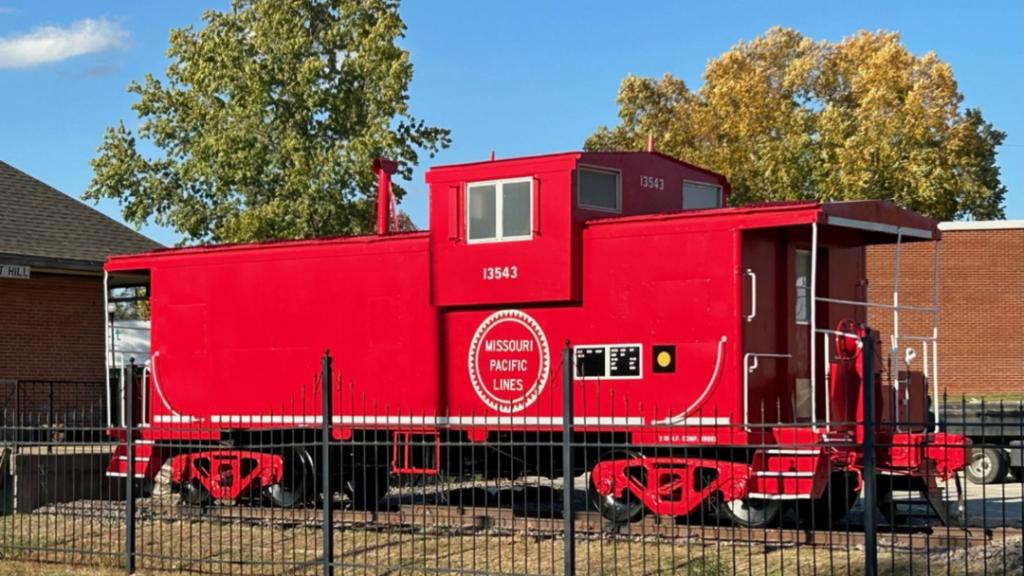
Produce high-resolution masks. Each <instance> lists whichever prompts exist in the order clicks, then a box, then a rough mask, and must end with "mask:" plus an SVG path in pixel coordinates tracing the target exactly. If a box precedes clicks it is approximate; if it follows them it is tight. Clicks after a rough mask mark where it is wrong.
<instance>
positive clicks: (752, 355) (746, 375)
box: [743, 352, 793, 432]
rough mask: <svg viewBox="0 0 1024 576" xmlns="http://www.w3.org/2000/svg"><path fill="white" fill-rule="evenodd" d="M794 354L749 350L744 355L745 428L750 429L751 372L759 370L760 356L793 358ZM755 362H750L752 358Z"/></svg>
mask: <svg viewBox="0 0 1024 576" xmlns="http://www.w3.org/2000/svg"><path fill="white" fill-rule="evenodd" d="M792 357H793V355H792V354H774V353H767V352H765V353H758V352H747V353H746V354H744V355H743V429H744V430H746V431H747V432H749V431H750V374H751V373H753V372H754V370H757V367H758V365H759V364H758V360H757V359H758V358H792ZM751 358H753V359H754V363H753V364H751V363H750V359H751Z"/></svg>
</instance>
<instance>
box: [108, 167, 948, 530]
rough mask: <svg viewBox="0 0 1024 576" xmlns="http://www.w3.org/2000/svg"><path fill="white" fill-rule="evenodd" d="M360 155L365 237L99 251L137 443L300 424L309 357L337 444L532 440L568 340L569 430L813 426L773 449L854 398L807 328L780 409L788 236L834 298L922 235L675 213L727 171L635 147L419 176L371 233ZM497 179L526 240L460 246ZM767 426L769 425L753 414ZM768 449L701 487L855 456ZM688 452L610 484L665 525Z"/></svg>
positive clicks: (861, 213) (833, 219)
mask: <svg viewBox="0 0 1024 576" xmlns="http://www.w3.org/2000/svg"><path fill="white" fill-rule="evenodd" d="M595 167H597V168H600V169H601V170H604V171H611V172H612V173H615V174H618V182H619V195H620V196H619V198H620V201H619V206H618V210H613V211H599V210H593V209H590V208H583V207H580V206H579V204H578V202H577V192H578V191H577V186H578V180H579V173H580V170H583V169H594V168H595ZM374 168H375V171H376V172H377V175H378V182H379V195H380V196H379V200H380V201H379V203H378V220H377V231H378V235H377V236H369V237H358V238H342V239H324V240H307V241H292V242H269V243H261V244H250V245H235V246H217V247H202V248H183V249H174V250H162V251H157V252H151V253H146V254H140V255H133V256H121V257H114V258H111V259H110V260H109V261H108V262H107V265H106V270H107V271H108V272H110V273H113V274H116V273H120V272H137V273H145V274H148V276H149V282H150V286H151V289H150V294H151V297H150V309H151V313H152V342H151V350H152V357H151V359H150V365H151V372H152V377H151V378H150V381H149V386H150V389H149V390H147V397H148V398H149V401H148V402H147V405H146V406H145V409H144V412H145V415H144V421H145V422H147V423H149V424H150V425H151V426H150V427H149V428H147V429H146V431H145V433H144V434H145V435H146V436H147V437H149V438H152V439H172V438H175V437H187V438H195V437H196V435H197V434H205V435H207V436H204V437H209V438H211V439H214V438H215V436H216V434H215V433H214V434H211V430H212V431H214V432H215V431H217V430H225V431H226V430H240V429H242V430H245V429H261V428H300V427H311V426H315V425H319V422H320V401H319V393H318V392H317V390H316V388H315V386H314V385H313V381H314V380H313V375H314V370H315V369H316V367H317V366H318V360H319V357H320V354H321V353H322V352H323V350H324V349H330V350H331V351H332V353H333V354H334V357H335V365H336V366H337V370H338V372H339V373H341V374H342V383H341V384H340V386H339V390H338V391H337V392H336V393H335V394H334V399H335V406H334V413H333V416H334V422H333V423H334V425H335V428H336V429H335V436H336V437H337V438H340V439H348V438H350V437H352V431H353V430H354V429H357V430H358V429H385V430H389V431H392V432H397V433H399V434H400V435H406V436H404V444H403V443H402V442H400V441H399V440H401V439H402V438H401V437H398V436H396V437H394V440H395V447H396V448H397V447H400V446H399V445H402V446H406V447H407V446H408V445H409V442H408V440H409V435H410V434H434V433H436V432H437V431H439V430H456V431H463V432H465V434H466V437H467V438H468V439H469V440H470V441H472V442H486V441H487V439H488V435H489V434H490V433H493V432H494V431H497V430H508V429H515V430H531V431H554V430H557V429H559V427H560V426H561V414H562V406H561V398H562V393H561V387H562V386H563V385H564V383H563V382H562V381H561V378H560V369H559V366H558V365H557V361H558V351H559V350H560V348H561V346H562V345H563V343H564V342H566V341H571V342H572V343H573V344H574V345H575V346H577V354H578V356H577V358H578V359H579V358H583V357H585V356H586V355H587V354H595V355H598V356H599V355H600V354H603V355H604V357H605V358H609V360H607V361H606V364H605V366H607V368H606V370H607V372H604V373H602V374H601V375H600V376H593V375H588V374H587V373H581V374H577V377H576V378H575V379H574V381H573V383H572V385H573V386H575V387H576V394H575V397H576V406H575V407H574V412H575V417H576V421H575V424H576V426H577V429H578V430H579V431H581V432H583V433H585V432H587V431H617V432H622V433H627V434H629V435H630V438H631V439H632V441H633V442H634V443H636V444H638V445H662V446H685V445H687V444H693V445H701V446H709V445H715V444H721V445H731V446H736V445H755V444H758V445H760V444H781V443H785V442H791V443H795V442H798V441H799V442H804V441H806V442H811V443H814V442H817V441H818V435H814V434H812V435H811V436H810V437H809V438H797V436H799V434H800V432H799V431H798V430H797V429H798V428H799V426H804V427H805V428H806V427H807V425H809V424H810V423H812V422H820V421H823V420H825V416H826V410H831V411H832V412H840V413H843V414H844V415H846V414H850V413H851V412H852V411H853V410H859V407H858V408H854V407H853V403H854V402H856V401H857V398H858V396H859V382H860V381H861V379H862V377H863V369H862V367H861V366H860V360H859V359H860V356H859V353H858V352H857V351H856V349H855V347H853V348H851V346H852V345H851V344H850V343H849V342H847V341H845V340H844V339H842V338H839V339H833V340H830V341H828V342H827V345H828V346H829V347H830V348H834V350H835V352H836V353H837V354H836V359H835V360H834V361H832V362H831V364H830V368H831V372H830V373H829V377H828V378H826V377H825V373H824V362H819V363H818V370H819V374H818V378H817V390H813V391H810V390H808V391H805V394H813V395H814V397H815V398H817V399H818V400H817V402H816V403H811V404H806V405H803V404H799V403H797V404H796V405H794V404H789V403H788V401H789V400H790V399H792V398H793V397H794V392H795V390H797V388H798V387H799V386H800V385H801V384H800V381H801V379H806V378H807V376H808V375H809V371H810V367H809V365H808V363H807V360H806V354H807V352H808V347H809V345H810V338H812V337H819V336H820V335H815V334H812V333H811V330H810V328H809V326H808V325H807V324H806V323H804V324H801V323H799V322H795V321H794V311H795V306H796V295H795V291H794V283H793V278H794V273H795V266H796V260H797V258H798V255H799V251H801V250H805V249H807V248H808V246H809V243H810V241H811V225H812V224H814V225H816V226H817V229H818V233H819V241H820V242H821V244H822V246H826V247H827V250H823V251H822V252H823V253H822V254H821V255H820V257H819V262H818V276H817V282H818V286H819V292H820V293H821V294H823V295H827V296H829V297H831V298H838V299H844V300H862V299H863V297H864V294H863V284H862V283H861V280H862V276H863V274H862V271H863V269H864V254H865V252H864V246H865V245H866V244H869V243H875V242H888V241H892V238H891V237H889V236H886V235H885V233H886V232H885V231H886V230H887V228H886V227H893V226H903V227H907V228H911V229H914V230H917V231H923V232H924V233H928V234H931V235H932V237H934V238H937V237H938V231H937V227H936V226H935V224H934V223H933V222H931V221H930V220H927V219H925V218H923V217H921V216H918V215H916V214H912V213H910V212H907V211H904V210H901V209H899V208H896V207H895V206H892V205H890V204H887V203H884V202H851V203H843V204H819V203H815V202H793V203H780V204H768V205H761V206H751V207H744V208H718V209H706V210H696V211H684V210H682V190H683V187H684V184H683V183H684V181H696V182H701V183H705V184H713V185H718V186H721V187H722V196H723V197H727V196H728V193H729V186H728V182H727V181H726V180H725V179H724V178H723V177H722V176H720V175H717V174H714V173H712V172H709V171H706V170H702V169H699V168H696V167H693V166H690V165H687V164H685V163H681V162H678V161H675V160H673V159H670V158H668V157H665V156H662V155H660V154H656V153H589V152H573V153H563V154H554V155H548V156H538V157H531V158H515V159H509V160H500V161H489V162H479V163H472V164H464V165H457V166H446V167H440V168H435V169H432V170H431V171H430V172H428V173H427V182H428V183H429V185H430V190H431V203H430V208H431V214H430V227H431V230H430V232H419V233H405V234H388V235H384V234H383V233H384V232H387V231H388V227H387V205H388V203H389V202H388V198H387V196H388V195H389V180H388V175H389V174H390V173H392V172H393V171H394V165H393V163H391V164H389V163H386V161H380V162H377V163H375V166H374ZM509 180H513V181H521V182H524V183H528V186H529V191H530V196H529V197H530V199H531V207H532V216H531V221H530V229H529V234H528V236H527V237H524V238H522V239H517V240H515V241H507V242H469V241H468V239H467V230H466V222H467V210H468V206H467V188H468V186H469V185H470V184H472V183H480V182H502V181H509ZM382 215H383V216H382ZM863 318H864V316H863V311H862V310H860V309H857V308H856V307H852V306H849V305H843V304H828V303H824V304H819V308H818V309H817V326H818V327H834V326H837V325H838V326H840V327H846V328H849V329H852V327H857V326H859V323H860V322H862V321H863ZM846 328H844V329H846ZM861 335H864V334H861ZM657 350H660V351H662V352H665V351H666V350H671V352H670V358H671V360H672V362H671V365H672V366H673V368H672V369H671V370H667V369H659V367H658V359H657V352H656V351H657ZM818 350H819V351H821V350H822V348H820V347H819V349H818ZM783 353H789V355H788V356H786V354H783ZM757 355H761V356H763V358H761V359H760V360H759V366H760V367H759V368H758V369H757V370H756V371H752V370H751V369H750V366H749V365H748V364H747V363H748V362H750V358H751V357H753V356H757ZM598 356H594V357H595V358H596V357H598ZM613 357H614V358H617V359H618V360H615V361H614V362H613V361H612V360H610V358H613ZM840 388H844V389H845V390H840ZM855 389H856V390H857V391H854V390H855ZM858 416H859V413H858ZM778 422H789V423H792V424H793V428H792V429H787V428H786V427H785V426H777V425H774V426H773V425H768V424H770V423H778ZM841 428H842V426H841V425H837V430H839V431H842V430H841ZM846 432H848V433H850V432H851V431H850V430H849V429H847V430H846ZM936 439H937V437H936V436H934V435H933V436H928V435H922V436H920V437H915V438H913V439H911V440H910V442H912V443H913V446H912V447H910V448H908V452H907V453H906V454H902V455H899V456H898V458H896V459H895V460H893V462H892V464H893V465H899V466H903V465H904V464H905V465H906V466H904V467H905V468H907V469H917V468H918V467H917V466H916V464H915V462H917V461H915V460H914V458H915V457H917V456H915V454H920V455H923V456H922V457H924V458H926V459H929V458H938V457H940V454H939V453H938V452H937V451H935V450H933V451H931V452H928V451H926V449H925V448H924V445H925V444H928V443H929V442H933V441H936ZM944 440H949V441H953V440H952V439H949V438H945V439H944ZM209 454H212V455H213V456H215V457H216V458H222V457H223V458H224V459H227V458H228V455H227V453H226V452H225V453H223V454H222V453H221V452H211V453H209ZM235 454H236V456H237V455H238V452H235ZM211 457H212V456H211ZM392 458H393V460H392V466H393V467H394V468H395V469H397V470H406V471H408V470H412V469H417V470H419V469H420V468H421V467H419V466H414V465H412V464H411V462H412V460H411V458H410V457H409V456H408V455H405V454H399V453H398V452H397V451H396V453H395V454H392ZM439 460H440V454H439V453H438V454H437V459H436V460H435V462H436V461H439ZM187 461H188V460H187V459H186V460H185V461H184V462H187ZM226 461H227V460H225V462H226ZM176 462H177V461H176ZM779 462H780V461H779V460H778V459H772V458H763V459H760V460H756V459H755V462H748V463H742V465H740V464H737V465H736V466H733V465H732V464H730V463H724V462H720V463H718V464H715V465H714V467H715V468H716V469H717V470H718V473H719V481H718V484H716V490H719V491H721V490H727V489H728V490H732V488H726V487H727V486H732V485H734V484H737V483H742V484H744V485H746V482H747V480H746V479H747V478H748V477H756V478H758V480H756V481H755V482H753V483H752V485H753V486H754V487H755V488H756V489H757V490H768V491H770V492H771V493H787V494H806V495H812V496H814V495H820V493H821V489H822V488H823V482H824V481H825V480H827V478H828V473H829V466H840V465H842V466H846V467H847V468H849V467H851V466H855V465H856V464H855V462H856V458H852V457H850V455H849V454H847V453H842V454H837V453H834V452H828V453H823V455H821V456H818V455H815V456H814V457H813V458H810V459H809V460H807V462H803V461H800V462H797V463H796V464H794V465H795V466H796V465H797V464H798V466H797V468H795V469H792V470H788V469H787V470H780V471H787V472H801V473H805V472H809V473H811V474H810V475H806V474H790V475H780V476H778V477H777V478H776V480H778V479H780V478H781V479H783V481H782V483H781V484H780V483H779V482H777V481H776V480H769V479H768V478H769V475H764V474H762V475H760V476H751V474H753V473H756V472H759V471H760V472H771V471H772V470H773V468H772V467H773V466H777V465H782V464H779ZM897 462H899V464H896V463H897ZM844 463H845V464H844ZM695 464H697V463H695V462H692V461H689V460H685V461H683V460H678V459H672V460H664V461H661V460H657V461H652V462H651V463H650V464H649V465H650V466H654V468H652V469H651V473H652V474H653V473H655V472H657V474H659V475H661V476H659V478H662V480H653V481H654V482H655V484H653V485H648V486H647V487H646V488H640V487H633V488H630V489H631V490H639V491H644V494H645V495H644V496H643V497H644V498H647V500H648V501H649V505H651V506H659V507H664V509H666V510H670V511H671V512H672V513H673V514H675V513H676V512H678V511H679V510H681V509H683V508H687V506H688V504H679V503H678V502H676V503H671V504H665V502H666V501H667V500H666V496H665V494H666V492H665V491H666V490H669V491H671V490H675V488H671V486H675V485H676V483H678V482H684V481H686V480H688V479H692V478H690V475H692V470H693V466H694V465H695ZM643 465H644V466H648V464H643ZM957 465H958V464H956V462H952V463H947V464H942V465H941V466H940V467H945V469H955V466H957ZM182 466H184V464H182ZM261 466H263V467H264V468H268V467H269V468H268V469H271V470H272V469H274V468H273V466H272V465H271V464H269V463H267V464H266V465H265V466H264V465H262V464H261ZM610 466H612V468H609V469H608V471H607V474H606V476H607V477H618V476H620V471H619V469H618V468H616V466H619V465H618V464H615V465H610ZM752 466H753V468H752ZM655 468H657V471H656V470H655ZM426 469H428V470H434V468H433V467H427V468H426ZM602 474H604V472H602ZM261 478H262V477H261ZM741 478H742V481H741ZM263 480H266V479H263ZM261 481H262V480H261ZM211 482H212V481H211ZM614 483H615V485H616V486H619V488H621V486H620V484H621V482H619V481H618V480H616V481H615V482H614ZM684 483H685V482H684ZM211 487H213V488H211ZM207 488H208V489H211V493H212V490H213V489H214V488H215V489H217V490H220V491H221V492H219V493H223V494H227V493H230V492H231V491H232V490H234V488H231V489H228V488H223V487H221V488H216V486H215V484H214V483H211V484H210V485H209V486H207ZM619 488H616V490H618V489H619ZM736 490H739V489H738V488H737V489H736ZM739 493H740V492H735V494H737V496H735V497H740V496H738V494H739ZM637 495H638V496H641V494H640V493H639V492H638V493H637ZM658 502H661V504H658Z"/></svg>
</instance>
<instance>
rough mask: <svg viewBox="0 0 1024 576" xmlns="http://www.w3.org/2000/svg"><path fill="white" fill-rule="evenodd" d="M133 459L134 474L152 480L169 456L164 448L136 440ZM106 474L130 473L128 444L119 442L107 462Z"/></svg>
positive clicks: (120, 474)
mask: <svg viewBox="0 0 1024 576" xmlns="http://www.w3.org/2000/svg"><path fill="white" fill-rule="evenodd" d="M133 459H134V473H133V474H132V476H133V477H135V478H140V479H145V480H152V479H153V478H155V477H156V475H157V473H158V472H160V467H161V466H163V464H164V461H165V460H166V459H167V458H166V456H165V450H164V448H162V447H160V446H157V445H156V444H153V443H141V442H136V443H135V455H134V458H133ZM106 474H107V476H111V477H120V478H124V477H125V476H127V475H128V447H127V446H126V445H124V444H118V445H117V448H115V449H114V454H113V455H111V457H110V462H109V463H108V464H107V472H106Z"/></svg>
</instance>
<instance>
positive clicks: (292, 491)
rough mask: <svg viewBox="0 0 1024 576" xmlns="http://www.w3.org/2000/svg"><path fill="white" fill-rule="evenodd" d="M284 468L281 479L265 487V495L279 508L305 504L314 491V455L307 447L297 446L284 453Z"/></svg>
mask: <svg viewBox="0 0 1024 576" xmlns="http://www.w3.org/2000/svg"><path fill="white" fill-rule="evenodd" d="M282 457H283V459H284V470H283V473H282V475H281V481H280V482H278V483H277V484H271V485H269V486H267V487H265V488H264V489H263V494H264V496H266V497H267V500H269V501H270V503H271V504H273V505H274V506H277V507H279V508H294V507H296V506H301V505H302V504H305V503H306V502H307V501H308V500H309V498H310V496H312V495H313V491H314V476H315V473H316V469H315V467H314V466H313V457H312V456H310V455H309V452H307V451H306V449H305V448H302V447H299V446H296V447H293V448H290V449H287V450H286V451H285V453H284V454H282Z"/></svg>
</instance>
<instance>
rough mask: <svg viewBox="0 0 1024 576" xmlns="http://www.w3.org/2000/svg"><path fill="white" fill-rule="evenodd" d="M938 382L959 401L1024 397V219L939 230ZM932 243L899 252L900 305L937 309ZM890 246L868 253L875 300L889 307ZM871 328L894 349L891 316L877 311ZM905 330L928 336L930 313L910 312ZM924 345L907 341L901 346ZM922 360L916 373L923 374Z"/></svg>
mask: <svg viewBox="0 0 1024 576" xmlns="http://www.w3.org/2000/svg"><path fill="white" fill-rule="evenodd" d="M939 228H940V229H941V230H942V241H941V242H940V243H939V244H940V248H939V318H938V324H939V367H938V368H939V370H938V376H939V384H940V388H941V389H942V390H944V391H945V392H947V393H948V394H950V395H953V396H959V395H961V394H965V395H967V396H968V397H978V396H984V395H992V394H998V395H1003V396H1005V395H1021V396H1024V336H1022V335H1021V328H1022V327H1024V221H1021V220H1017V221H991V222H944V223H942V224H940V225H939ZM933 252H934V249H933V244H932V243H912V244H904V245H903V246H902V249H901V254H900V257H901V261H902V262H901V266H900V268H901V274H900V278H899V299H900V303H901V304H910V305H913V304H922V305H926V306H930V305H931V303H932V298H933V293H932V270H933V266H932V263H933V258H934V257H933ZM892 256H893V247H892V246H874V247H871V248H870V249H869V250H868V271H867V276H868V280H869V288H868V290H869V299H870V300H871V301H873V302H891V301H892V292H893V284H894V278H893V272H892ZM869 323H870V324H871V326H872V327H874V328H877V329H879V330H880V331H881V333H882V340H883V346H882V347H883V348H884V349H886V350H887V349H888V347H889V336H888V335H889V334H890V333H891V331H892V315H891V313H890V312H888V311H886V310H881V309H873V310H872V311H871V313H870V314H869ZM900 332H901V334H906V335H925V336H927V335H928V334H929V333H930V318H929V316H928V314H927V313H922V312H912V313H904V314H903V315H902V316H901V318H900ZM911 345H913V346H915V348H917V352H918V353H919V354H920V352H921V350H920V345H919V344H916V343H911V342H903V343H902V344H901V348H902V349H905V348H906V346H911ZM920 362H921V359H918V360H917V365H916V367H915V368H914V369H915V370H916V369H920V366H921V364H920Z"/></svg>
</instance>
